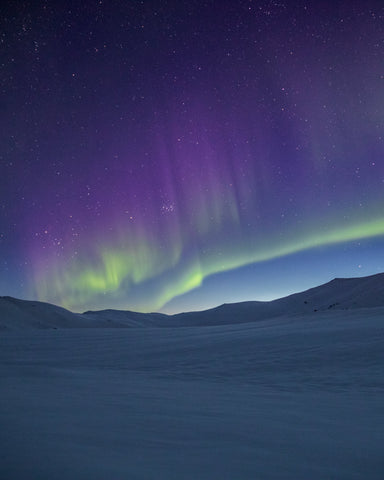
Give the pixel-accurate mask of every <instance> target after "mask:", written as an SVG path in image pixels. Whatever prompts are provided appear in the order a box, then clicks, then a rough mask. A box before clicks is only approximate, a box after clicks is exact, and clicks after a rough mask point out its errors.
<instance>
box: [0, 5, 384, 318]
mask: <svg viewBox="0 0 384 480" xmlns="http://www.w3.org/2000/svg"><path fill="white" fill-rule="evenodd" d="M1 13H2V15H1V18H2V19H1V24H2V28H1V32H2V37H1V42H2V43H1V48H2V50H3V53H4V54H3V58H4V60H3V61H2V64H1V72H2V74H1V101H0V108H1V113H2V115H1V119H2V123H1V131H0V138H1V145H2V148H1V157H0V167H1V177H0V260H1V269H0V294H2V295H6V294H8V295H13V296H17V297H21V298H32V299H39V300H43V301H48V302H51V303H55V304H58V305H62V306H64V307H66V308H69V309H72V310H74V311H83V310H87V309H101V308H124V309H125V308H126V309H131V310H138V311H154V310H158V311H169V312H173V311H180V310H187V309H200V308H206V307H208V306H214V305H217V304H219V303H222V302H223V301H228V302H230V301H240V300H255V299H260V300H263V299H264V298H275V297H277V296H281V295H284V294H287V293H291V292H292V291H295V290H296V289H300V288H301V289H303V288H309V287H310V286H313V285H315V284H317V283H321V282H322V281H326V280H329V279H331V278H332V277H334V276H359V275H368V274H371V273H376V272H378V271H383V270H384V261H383V258H384V257H383V254H384V214H383V186H384V160H383V154H384V144H383V138H384V130H383V126H384V125H383V124H384V122H383V120H384V117H383V112H384V68H383V66H384V44H383V39H384V23H383V13H384V9H383V6H382V4H381V2H378V1H377V2H372V1H365V2H363V1H341V2H313V3H309V2H301V1H299V2H294V4H293V2H272V1H250V0H248V1H245V0H239V1H237V2H233V1H226V0H224V1H220V2H219V1H213V0H212V1H193V0H192V1H189V2H176V1H175V2H168V1H163V2H158V1H145V0H144V1H127V2H111V3H109V2H105V1H88V0H85V1H84V2H81V4H78V3H77V2H67V3H66V2H61V3H60V2H49V1H41V2H17V1H16V2H5V5H3V6H2V7H1Z"/></svg>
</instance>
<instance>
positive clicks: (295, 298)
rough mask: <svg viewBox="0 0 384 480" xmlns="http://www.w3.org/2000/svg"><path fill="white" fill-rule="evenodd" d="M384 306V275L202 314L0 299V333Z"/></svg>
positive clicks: (217, 321) (242, 319) (216, 321)
mask: <svg viewBox="0 0 384 480" xmlns="http://www.w3.org/2000/svg"><path fill="white" fill-rule="evenodd" d="M371 307H384V273H380V274H377V275H371V276H369V277H360V278H335V279H334V280H332V281H330V282H328V283H326V284H324V285H320V286H318V287H314V288H311V289H309V290H306V291H304V292H300V293H295V294H293V295H290V296H288V297H284V298H280V299H278V300H273V301H270V302H242V303H232V304H224V305H221V306H219V307H216V308H212V309H210V310H204V311H200V312H188V313H179V314H176V315H165V314H160V313H137V312H131V311H125V310H100V311H88V312H85V313H82V314H80V313H72V312H70V311H69V310H66V309H64V308H61V307H58V306H56V305H51V304H49V303H43V302H35V301H27V300H18V299H15V298H12V297H0V330H1V329H2V330H4V329H47V328H129V327H176V326H196V325H207V326H208V325H224V324H232V323H247V322H253V321H258V320H265V319H268V318H276V317H281V316H292V315H307V314H315V313H317V312H324V311H331V310H346V309H357V308H371Z"/></svg>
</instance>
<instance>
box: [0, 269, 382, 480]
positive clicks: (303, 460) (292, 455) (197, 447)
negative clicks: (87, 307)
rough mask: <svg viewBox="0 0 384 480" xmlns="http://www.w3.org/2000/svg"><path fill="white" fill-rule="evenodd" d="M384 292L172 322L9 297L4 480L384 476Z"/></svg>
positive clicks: (1, 362) (372, 289)
mask: <svg viewBox="0 0 384 480" xmlns="http://www.w3.org/2000/svg"><path fill="white" fill-rule="evenodd" d="M383 284H384V276H383V275H375V276H372V277H366V278H355V279H336V280H333V281H332V282H329V283H327V284H325V285H321V286H320V287H316V288H313V289H310V290H307V291H306V292H302V293H299V294H295V295H291V296H289V297H286V298H282V299H279V300H275V301H273V302H245V303H239V304H231V305H222V306H220V307H217V308H214V309H211V310H208V311H205V312H191V313H186V314H180V315H174V316H167V315H161V314H141V313H135V312H129V311H118V310H104V311H99V312H86V313H84V314H74V313H71V312H69V311H68V310H65V309H63V308H59V307H56V306H54V305H49V304H45V303H41V302H27V301H22V300H16V299H13V298H9V297H2V298H0V324H1V326H2V328H3V330H2V332H1V334H0V387H1V395H0V427H1V428H0V451H1V462H0V478H1V480H3V479H4V480H25V479H28V478H36V479H39V480H48V479H49V480H51V479H55V480H67V479H68V478H71V479H74V480H82V479H88V478H89V479H92V480H105V479H107V478H113V479H114V480H126V479H145V480H163V479H164V480H169V479H182V480H196V479H199V480H212V479H214V480H216V479H223V480H234V479H235V480H237V479H239V480H254V479H262V480H264V479H265V480H267V479H270V480H293V479H295V480H296V479H312V480H324V479H337V480H351V479H356V480H367V479H369V480H382V479H383V472H384V463H383V455H382V450H383V449H382V436H383V430H384V417H383V407H382V405H383V393H384V377H383V371H384V356H383V351H384V322H383V318H384V302H383V300H382V299H383ZM172 325H173V326H175V327H177V328H169V327H172ZM159 326H164V327H168V328H158V327H159ZM80 327H99V328H80ZM107 327H111V328H107ZM121 327H145V328H121ZM153 327H156V328H153Z"/></svg>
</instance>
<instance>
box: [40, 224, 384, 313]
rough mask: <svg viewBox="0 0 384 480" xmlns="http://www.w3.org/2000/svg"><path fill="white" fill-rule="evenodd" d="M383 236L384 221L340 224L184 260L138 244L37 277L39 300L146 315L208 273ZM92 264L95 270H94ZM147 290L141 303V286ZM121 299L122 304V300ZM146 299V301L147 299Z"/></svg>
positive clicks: (178, 249) (178, 248) (177, 247)
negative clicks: (261, 244) (124, 309)
mask: <svg viewBox="0 0 384 480" xmlns="http://www.w3.org/2000/svg"><path fill="white" fill-rule="evenodd" d="M381 235H384V219H382V218H380V219H376V220H370V221H365V222H360V223H356V224H352V225H345V226H343V227H339V228H332V229H324V230H321V229H318V231H317V232H316V233H312V234H307V235H305V234H303V235H301V236H300V238H297V236H296V238H292V236H291V238H290V241H287V242H285V243H282V242H281V239H280V242H279V241H277V240H275V241H273V242H272V241H270V242H268V243H269V246H268V247H264V248H261V246H260V245H258V244H257V243H256V242H251V241H249V240H248V241H247V242H242V245H241V246H240V248H237V249H234V248H233V245H225V242H222V244H221V246H220V248H217V245H216V248H215V249H212V250H211V251H210V252H209V251H207V252H206V253H205V254H203V255H201V254H200V255H199V254H197V251H196V253H195V254H192V255H189V256H188V258H187V259H184V258H183V255H182V253H183V251H182V245H181V243H180V242H179V243H174V244H173V245H171V248H170V247H169V246H168V248H167V250H166V252H165V250H164V249H161V248H159V247H158V246H156V245H155V244H154V243H151V242H148V241H145V240H144V239H142V240H141V241H137V242H136V243H135V244H134V245H132V244H131V245H126V246H125V247H119V248H112V247H109V248H108V247H103V248H100V250H98V251H97V254H96V257H97V258H96V262H95V258H93V259H92V261H89V259H86V258H76V259H72V261H71V262H69V263H65V264H64V265H63V264H60V265H57V264H56V266H55V268H54V269H51V271H50V272H49V274H47V273H45V274H44V275H40V276H37V277H36V278H35V285H37V291H36V293H37V295H38V298H39V300H42V301H49V302H54V303H58V304H60V305H63V306H64V307H66V308H68V309H72V310H75V311H81V310H82V309H86V308H87V306H88V305H100V306H102V305H103V304H104V305H105V303H109V304H110V305H113V306H114V307H116V306H118V307H119V308H126V309H133V310H136V311H142V312H149V311H156V310H159V309H161V308H162V307H163V306H164V305H166V304H167V303H168V302H169V301H170V300H172V299H173V298H175V297H177V296H179V295H182V294H184V293H187V292H189V291H191V290H193V289H195V288H197V287H199V286H200V285H201V284H202V282H203V281H204V279H205V278H207V277H208V276H210V275H212V274H216V273H220V272H225V271H228V270H233V269H236V268H239V267H242V266H245V265H249V264H253V263H257V262H264V261H267V260H272V259H275V258H278V257H283V256H287V255H290V254H294V253H298V252H301V251H304V250H309V249H313V248H317V247H324V246H328V245H332V244H337V243H342V242H349V241H353V240H360V239H366V238H372V237H377V236H381ZM95 264H96V265H97V266H95ZM142 285H145V288H146V290H147V292H148V288H149V290H150V292H151V294H150V295H148V293H146V296H145V299H144V298H141V296H140V287H141V286H142ZM122 298H124V299H126V300H123V301H122V300H121V299H122ZM148 299H150V300H149V301H148Z"/></svg>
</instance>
